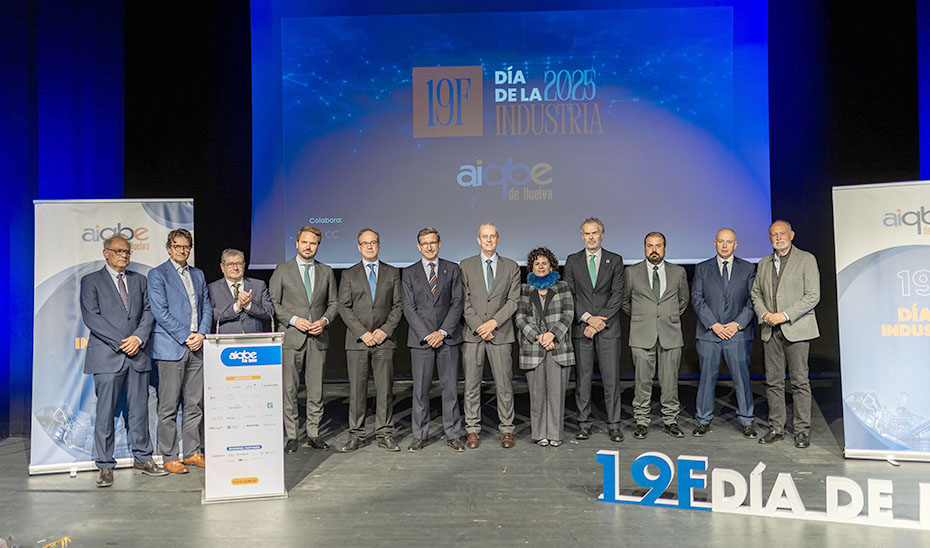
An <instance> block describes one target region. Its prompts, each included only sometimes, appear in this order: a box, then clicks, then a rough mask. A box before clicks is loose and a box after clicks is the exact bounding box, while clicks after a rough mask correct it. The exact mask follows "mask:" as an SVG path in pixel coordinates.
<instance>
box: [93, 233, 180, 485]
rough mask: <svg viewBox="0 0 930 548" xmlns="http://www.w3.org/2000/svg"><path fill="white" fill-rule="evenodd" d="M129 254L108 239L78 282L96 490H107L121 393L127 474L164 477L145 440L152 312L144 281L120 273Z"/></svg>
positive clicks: (122, 241) (121, 241)
mask: <svg viewBox="0 0 930 548" xmlns="http://www.w3.org/2000/svg"><path fill="white" fill-rule="evenodd" d="M131 254H132V250H131V249H130V247H129V241H128V240H126V238H123V237H122V236H113V237H110V238H107V239H106V240H105V241H104V242H103V258H104V259H106V265H105V266H104V267H103V268H101V269H100V270H98V271H96V272H93V273H91V274H88V275H87V276H84V277H83V278H81V317H82V318H83V319H84V325H86V326H87V328H88V329H90V336H89V337H88V339H87V351H86V354H85V355H84V373H87V374H90V375H93V376H94V390H95V392H96V393H97V418H96V421H95V423H94V448H95V449H96V451H97V459H96V463H97V468H98V469H99V470H100V474H99V476H98V477H97V487H109V486H111V485H113V468H115V467H116V459H114V458H113V440H114V432H113V418H114V415H115V413H116V404H117V402H119V396H120V392H121V391H122V390H123V386H124V385H125V387H126V404H127V407H128V410H129V417H128V420H127V423H128V426H129V436H130V438H129V439H130V446H131V447H132V456H133V465H132V466H133V468H134V469H136V470H139V471H140V472H142V473H143V474H148V475H150V476H164V475H166V474H167V473H168V472H166V471H165V469H164V468H163V467H162V466H160V465H158V464H156V463H155V461H153V460H152V440H151V438H150V437H149V371H151V370H152V361H151V359H150V358H149V353H148V350H147V348H146V342H147V341H148V339H149V334H150V333H151V332H152V322H153V320H152V311H151V310H150V309H149V299H148V295H147V294H146V290H145V289H146V287H145V286H146V283H145V276H143V275H141V274H138V273H136V272H130V271H129V270H126V267H127V266H129V256H130V255H131Z"/></svg>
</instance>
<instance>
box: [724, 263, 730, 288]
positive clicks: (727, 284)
mask: <svg viewBox="0 0 930 548" xmlns="http://www.w3.org/2000/svg"><path fill="white" fill-rule="evenodd" d="M728 262H729V261H723V291H724V292H726V290H727V288H729V287H730V271H729V270H728V269H727V263H728Z"/></svg>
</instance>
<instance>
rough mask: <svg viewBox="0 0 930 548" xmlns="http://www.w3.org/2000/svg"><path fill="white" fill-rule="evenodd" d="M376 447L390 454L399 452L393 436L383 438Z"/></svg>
mask: <svg viewBox="0 0 930 548" xmlns="http://www.w3.org/2000/svg"><path fill="white" fill-rule="evenodd" d="M378 447H380V448H381V449H384V450H385V451H390V452H392V453H396V452H397V451H400V447H398V445H397V443H396V442H395V441H394V437H393V436H384V437H383V438H381V439H379V440H378Z"/></svg>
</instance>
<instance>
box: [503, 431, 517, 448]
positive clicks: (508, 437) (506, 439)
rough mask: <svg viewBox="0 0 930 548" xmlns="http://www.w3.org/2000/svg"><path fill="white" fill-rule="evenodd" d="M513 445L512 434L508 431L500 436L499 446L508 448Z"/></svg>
mask: <svg viewBox="0 0 930 548" xmlns="http://www.w3.org/2000/svg"><path fill="white" fill-rule="evenodd" d="M513 445H514V443H513V434H511V433H510V432H507V433H506V434H504V435H502V436H501V447H503V448H504V449H510V448H511V447H513Z"/></svg>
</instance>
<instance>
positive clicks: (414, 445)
mask: <svg viewBox="0 0 930 548" xmlns="http://www.w3.org/2000/svg"><path fill="white" fill-rule="evenodd" d="M424 447H426V440H421V439H419V438H413V441H412V442H410V446H409V447H407V451H408V452H410V453H416V452H417V451H419V450H420V449H423V448H424Z"/></svg>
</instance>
